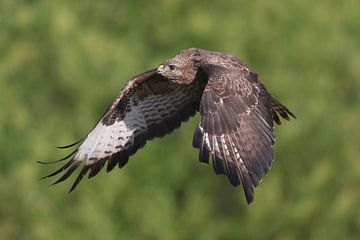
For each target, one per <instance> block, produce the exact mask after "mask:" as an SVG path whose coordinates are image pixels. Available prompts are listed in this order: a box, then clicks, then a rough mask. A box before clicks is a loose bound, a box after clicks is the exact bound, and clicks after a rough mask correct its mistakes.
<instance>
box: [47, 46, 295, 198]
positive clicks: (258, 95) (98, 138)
mask: <svg viewBox="0 0 360 240" xmlns="http://www.w3.org/2000/svg"><path fill="white" fill-rule="evenodd" d="M197 111H199V112H200V114H201V120H200V122H199V124H198V126H197V128H196V130H195V134H194V138H193V146H194V147H195V148H198V149H199V160H200V161H202V162H206V163H208V162H209V158H210V157H211V159H212V163H213V167H214V171H215V172H216V173H218V174H225V175H227V177H228V179H229V181H230V182H231V184H232V185H234V186H237V185H239V184H242V186H243V189H244V193H245V197H246V200H247V202H248V203H250V202H252V201H253V195H254V187H257V186H258V184H259V182H260V180H261V178H262V177H263V176H264V175H265V174H266V173H267V171H268V169H269V168H270V166H271V164H272V161H273V160H274V151H273V146H274V143H275V136H274V129H273V128H274V121H275V122H276V123H277V124H281V122H280V118H279V115H280V116H281V117H282V118H284V119H286V120H289V119H290V118H289V116H292V117H295V116H294V115H293V114H292V113H291V112H290V111H289V109H287V108H286V107H285V106H284V105H282V104H281V103H280V102H279V101H277V100H276V99H275V98H274V97H273V96H271V94H270V93H268V92H267V90H266V88H265V86H264V85H263V84H262V83H260V80H259V77H258V75H257V74H256V73H255V72H252V71H251V70H249V69H248V68H247V66H246V65H245V64H244V63H243V62H242V61H241V60H240V59H238V58H236V57H234V56H232V55H230V54H227V53H220V52H211V51H207V50H202V49H197V48H191V49H187V50H184V51H182V52H180V53H179V54H178V55H176V56H175V57H174V58H171V59H169V60H166V61H165V62H164V63H163V64H162V65H160V66H159V67H158V68H157V69H153V70H150V71H147V72H144V73H142V74H139V75H137V76H135V77H133V78H132V79H130V81H129V82H128V83H127V84H126V85H125V87H124V88H123V90H122V91H120V93H119V94H118V96H117V97H116V98H115V100H114V101H113V103H112V104H111V105H110V107H109V108H108V110H107V111H106V113H105V114H104V115H103V117H102V118H101V119H100V121H99V122H98V123H97V125H96V126H95V127H94V129H93V130H92V131H91V132H90V133H89V134H88V135H87V136H86V138H85V139H83V140H82V141H81V144H80V146H79V147H77V148H76V149H75V151H74V152H72V153H71V154H70V155H68V156H67V157H65V158H63V159H60V160H58V161H63V160H66V159H69V158H70V160H69V161H68V162H67V163H66V164H65V165H64V166H63V167H61V168H60V169H58V170H57V171H55V172H53V173H51V174H49V175H47V176H45V178H46V177H51V176H54V175H57V174H59V173H61V172H63V171H65V173H64V174H63V175H62V176H61V177H60V179H58V180H57V181H56V182H55V183H59V182H62V181H64V180H65V179H67V178H68V177H69V176H70V175H71V174H72V173H73V172H74V171H75V170H76V169H77V168H79V167H80V166H81V165H83V166H82V168H81V171H80V173H79V175H78V177H77V178H76V179H75V182H74V184H73V185H72V187H71V189H70V191H72V190H73V189H74V188H75V187H76V186H77V184H78V183H79V182H80V181H81V179H82V177H83V176H84V175H85V174H87V173H88V172H89V175H88V176H89V178H90V177H93V176H95V175H96V174H97V173H98V172H99V171H100V170H101V169H102V168H103V166H104V165H105V164H106V163H107V171H111V170H112V169H113V168H114V167H115V166H116V165H118V166H119V167H123V166H124V165H125V164H126V163H127V162H128V159H129V156H131V155H132V154H134V153H135V152H136V151H137V150H138V149H139V148H141V147H143V146H144V145H145V143H146V141H147V140H151V139H153V138H155V137H163V136H164V135H165V134H168V133H170V132H172V131H173V130H174V129H176V128H178V127H179V126H180V125H181V122H184V121H187V120H188V119H189V117H191V116H193V115H194V114H195V113H196V112H197ZM76 144H77V143H76ZM76 144H72V145H69V146H65V147H71V146H74V145H76ZM58 161H55V162H58Z"/></svg>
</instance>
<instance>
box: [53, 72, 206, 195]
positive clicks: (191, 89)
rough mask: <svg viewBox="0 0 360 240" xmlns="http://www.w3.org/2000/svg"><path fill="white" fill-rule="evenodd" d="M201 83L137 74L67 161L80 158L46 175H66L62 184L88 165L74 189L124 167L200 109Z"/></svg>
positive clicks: (62, 179)
mask: <svg viewBox="0 0 360 240" xmlns="http://www.w3.org/2000/svg"><path fill="white" fill-rule="evenodd" d="M198 80H199V81H193V82H192V83H190V84H189V85H180V84H176V83H173V82H171V81H169V80H168V79H166V78H164V77H162V76H160V75H158V74H156V70H155V69H153V70H150V71H148V72H145V73H142V74H140V75H137V76H135V77H134V78H132V79H131V80H130V81H129V82H128V83H127V85H126V86H125V87H124V88H123V90H122V91H121V92H120V93H119V94H118V96H117V97H116V98H115V100H114V101H113V103H112V104H111V105H110V107H109V108H108V109H107V111H106V112H105V114H104V115H103V117H102V118H101V119H100V121H99V122H98V123H97V124H96V126H95V127H94V129H93V130H92V131H91V132H90V133H89V134H88V135H87V137H86V138H85V139H84V140H83V141H82V142H81V145H80V146H79V147H78V148H76V149H75V151H74V152H73V153H72V154H71V155H68V156H67V157H71V156H72V155H73V154H75V155H74V156H73V157H72V158H71V159H70V160H69V161H68V162H67V163H66V164H65V165H64V166H62V167H61V168H59V169H58V170H56V171H55V172H53V173H51V174H49V175H48V176H46V177H52V176H54V175H57V174H60V173H61V172H63V171H66V172H65V173H64V174H63V175H62V176H61V177H60V178H59V179H58V180H57V181H56V182H55V183H54V184H56V183H59V182H62V181H64V180H65V179H67V178H68V177H69V176H71V175H72V174H73V172H74V171H75V170H76V169H78V168H79V167H80V166H81V163H84V164H83V166H82V169H81V171H80V173H79V175H78V176H77V178H76V179H75V181H74V183H73V185H72V187H71V189H70V191H72V190H74V189H75V188H76V186H77V185H78V184H79V182H80V181H81V180H82V178H83V177H84V176H85V175H86V174H87V173H88V172H89V175H88V177H89V178H91V177H94V176H96V175H97V174H98V173H99V172H100V170H101V169H102V168H103V167H104V165H105V164H106V163H107V168H106V170H107V171H108V172H109V171H111V170H112V169H113V168H114V167H115V166H116V165H118V166H119V167H120V168H122V167H123V166H124V165H125V164H126V163H127V162H128V159H129V156H131V155H133V154H134V153H135V152H136V151H137V150H138V149H140V148H142V147H143V146H144V145H145V144H146V142H147V141H148V140H151V139H154V138H155V137H163V136H164V135H166V134H168V133H170V132H172V131H173V130H174V129H176V128H178V127H180V125H181V122H184V121H187V120H188V119H189V118H190V117H191V116H193V115H194V114H195V113H196V111H198V109H199V102H200V99H201V94H202V92H203V89H204V87H205V82H204V81H203V79H198ZM74 145H75V144H71V145H68V146H64V147H63V148H65V147H66V148H67V147H71V146H74ZM64 159H66V158H64Z"/></svg>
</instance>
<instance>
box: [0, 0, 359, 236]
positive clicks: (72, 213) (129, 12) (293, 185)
mask: <svg viewBox="0 0 360 240" xmlns="http://www.w3.org/2000/svg"><path fill="white" fill-rule="evenodd" d="M359 9H360V2H359V1H358V0H347V1H328V0H320V1H310V0H309V1H297V0H288V1H285V0H278V1H238V0H228V1H193V0H187V1H181V0H174V1H170V0H169V1H166V0H152V1H145V0H143V1H130V0H127V1H125V0H122V1H115V0H114V1H87V0H85V1H70V0H54V1H45V0H44V1H20V0H2V1H0V93H1V96H0V153H1V160H0V239H175V240H176V239H206V240H211V239H359V237H360V202H359V201H360V159H359V155H360V146H359V142H360V128H359V122H360V116H359V114H360V111H359V109H360V96H359V89H360V27H359V23H360V14H359ZM189 47H201V48H206V49H211V50H217V51H226V52H230V53H232V54H234V55H237V56H239V57H241V58H242V59H243V60H244V61H246V62H247V63H248V65H249V66H250V67H251V68H253V69H256V71H257V72H259V73H260V76H261V78H262V81H263V82H264V83H265V84H266V86H267V88H268V89H269V90H270V91H271V92H272V93H273V95H274V96H276V97H277V98H278V99H280V100H281V101H282V102H283V103H285V104H286V105H287V106H288V107H289V108H290V109H291V110H292V111H293V112H294V113H295V114H296V115H297V117H298V118H297V119H296V120H295V121H291V122H286V123H284V124H283V125H282V126H281V127H278V128H277V129H276V134H277V145H276V160H275V162H274V164H273V168H272V169H271V171H270V172H269V174H268V175H267V176H266V177H265V178H264V179H263V182H262V183H261V184H260V187H259V188H257V190H256V194H255V201H254V202H253V203H252V204H251V205H249V206H248V205H247V204H246V202H245V200H244V196H243V191H242V188H233V187H231V186H230V184H229V183H228V181H227V179H226V178H225V177H224V176H218V175H215V174H214V173H213V170H212V167H211V166H208V165H204V164H200V163H198V160H197V156H198V153H197V151H196V150H195V149H193V148H192V146H191V141H192V136H193V132H194V129H195V126H196V124H197V121H198V119H199V116H196V117H195V118H192V119H191V120H190V121H189V122H187V123H185V124H183V125H182V128H181V129H180V130H177V131H175V132H174V133H173V134H172V135H169V136H167V137H166V138H164V139H157V140H154V141H151V142H149V143H148V144H147V145H146V147H145V148H144V149H142V150H140V151H139V152H138V153H137V154H136V155H135V156H133V157H132V158H131V160H130V161H129V163H128V165H127V166H126V167H125V168H124V169H121V170H118V169H116V170H114V171H112V172H111V173H109V174H106V173H105V172H104V171H102V172H101V173H100V174H99V175H98V176H97V177H96V178H93V179H91V180H87V179H85V181H83V182H82V183H81V184H80V186H79V187H78V188H77V190H76V191H75V192H73V193H72V194H68V193H67V191H68V189H69V187H70V184H71V180H73V178H72V179H71V180H70V181H66V182H65V183H63V184H60V185H57V186H55V187H48V186H49V185H50V184H51V183H52V181H54V180H55V179H52V180H38V179H39V178H40V177H41V176H43V175H45V174H47V173H49V172H50V171H52V170H54V169H56V168H57V167H59V166H60V164H59V165H51V166H49V165H47V166H43V165H40V164H37V163H36V161H37V160H43V161H45V160H55V159H58V158H61V157H62V156H64V155H65V154H66V153H68V151H66V150H58V149H56V148H54V146H56V145H66V144H68V143H71V142H74V141H76V140H78V139H79V138H81V137H83V136H84V135H86V134H87V132H88V131H89V130H90V129H91V128H92V127H93V125H94V124H95V123H96V121H97V120H98V118H99V117H100V116H101V114H102V113H103V111H104V110H105V109H106V107H107V106H108V104H109V103H110V102H111V101H112V99H113V97H114V96H115V95H116V93H117V92H118V91H119V90H120V89H121V88H122V86H123V85H124V84H125V83H126V81H127V80H128V79H129V78H130V77H131V76H133V75H135V74H137V73H140V72H142V71H145V70H147V69H150V68H153V67H156V66H158V65H159V63H161V62H162V61H163V60H164V59H167V58H170V57H172V56H173V55H175V54H176V53H177V52H178V51H179V50H181V49H185V48H189Z"/></svg>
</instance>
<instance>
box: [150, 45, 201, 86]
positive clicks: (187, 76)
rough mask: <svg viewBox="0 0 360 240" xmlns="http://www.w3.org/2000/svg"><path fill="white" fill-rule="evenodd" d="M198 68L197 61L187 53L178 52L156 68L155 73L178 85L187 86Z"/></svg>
mask: <svg viewBox="0 0 360 240" xmlns="http://www.w3.org/2000/svg"><path fill="white" fill-rule="evenodd" d="M198 68H199V60H198V58H196V57H194V56H193V55H189V53H188V52H180V53H179V54H177V55H176V56H175V57H174V58H171V59H168V60H166V61H165V62H164V63H163V64H161V65H160V66H159V67H158V68H157V73H158V74H160V75H162V76H164V77H166V78H168V79H170V80H171V81H174V82H176V83H179V84H189V83H191V82H192V81H193V80H194V79H195V77H196V73H197V71H198Z"/></svg>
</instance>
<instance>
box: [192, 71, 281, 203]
mask: <svg viewBox="0 0 360 240" xmlns="http://www.w3.org/2000/svg"><path fill="white" fill-rule="evenodd" d="M204 71H205V72H206V73H207V74H208V77H209V79H208V84H207V86H206V88H205V90H204V93H203V95H202V99H201V102H200V113H201V121H200V123H199V125H198V127H197V129H196V132H195V135H194V141H193V146H194V147H196V148H199V150H200V151H199V152H200V153H199V158H200V161H202V162H207V163H208V161H209V156H210V155H211V157H212V162H213V167H214V170H215V172H216V173H217V174H226V175H227V177H228V179H229V180H230V182H231V184H232V185H234V186H236V185H239V184H240V183H241V184H242V186H243V189H244V192H245V197H246V200H247V202H248V203H250V202H252V200H253V194H254V187H256V186H258V184H259V181H260V180H261V178H262V176H264V175H265V174H266V173H267V171H268V169H269V168H270V166H271V163H272V161H273V159H274V151H273V148H272V147H273V145H274V142H275V137H274V132H273V127H274V123H273V115H272V114H273V113H272V97H271V95H270V94H269V93H268V92H267V91H266V89H265V87H264V86H263V85H262V84H261V83H260V82H259V80H258V75H257V74H256V73H253V72H250V71H249V70H248V69H247V68H245V67H243V68H234V67H232V68H231V69H227V68H224V67H220V66H214V65H207V66H204Z"/></svg>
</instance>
